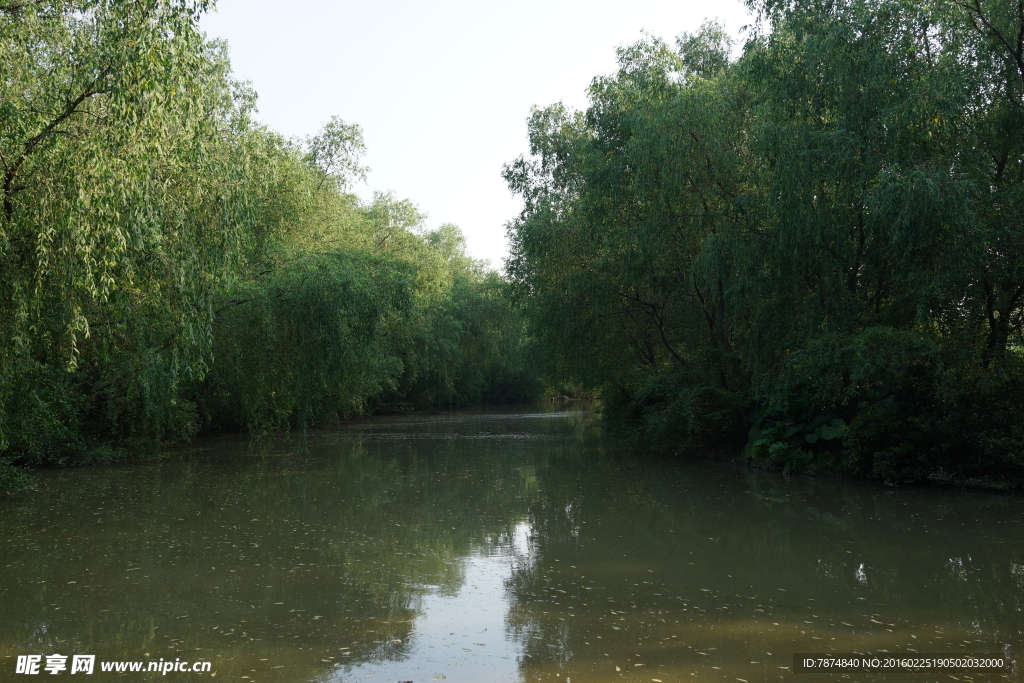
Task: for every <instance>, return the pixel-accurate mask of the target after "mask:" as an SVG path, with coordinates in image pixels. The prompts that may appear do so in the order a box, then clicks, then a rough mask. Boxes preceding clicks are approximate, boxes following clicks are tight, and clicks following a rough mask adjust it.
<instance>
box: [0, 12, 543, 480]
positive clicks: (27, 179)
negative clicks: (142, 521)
mask: <svg viewBox="0 0 1024 683" xmlns="http://www.w3.org/2000/svg"><path fill="white" fill-rule="evenodd" d="M207 5H208V3H207V2H205V1H204V0H196V1H195V2H192V1H189V0H144V1H142V2H131V3H124V2H113V1H108V0H69V1H64V0H41V1H39V2H26V3H20V2H19V3H6V4H2V3H0V49H2V51H3V54H4V59H3V60H0V166H2V174H3V175H2V178H0V181H2V186H0V471H2V475H0V476H2V477H3V481H2V482H0V486H5V485H6V483H11V482H17V481H21V475H20V474H18V472H19V471H18V470H17V467H19V466H21V465H26V464H32V465H45V464H49V465H70V464H80V463H85V462H100V461H105V460H110V459H112V458H118V457H126V456H128V455H139V454H143V453H152V452H156V451H157V449H158V448H159V447H160V445H161V444H163V443H166V442H169V441H175V440H180V439H187V438H189V437H191V436H192V435H194V434H195V433H196V431H197V430H198V429H200V428H201V427H203V426H204V425H211V424H215V425H218V426H222V427H226V426H228V427H236V428H244V429H247V430H249V431H250V433H251V434H252V435H253V436H254V437H260V436H262V435H264V434H266V433H269V432H272V431H278V430H283V429H289V428H293V427H298V428H305V427H306V426H307V425H310V424H313V423H315V422H317V421H320V420H324V419H332V418H337V417H341V416H344V415H348V414H351V413H354V412H361V411H365V410H369V409H383V408H395V407H401V408H408V407H421V406H429V405H438V404H447V405H452V404H463V403H467V402H473V401H480V400H496V399H499V398H517V397H522V396H526V395H529V394H531V393H532V392H534V391H536V386H535V382H534V380H533V379H532V373H531V370H530V369H529V368H528V367H527V365H526V363H525V360H524V358H525V356H524V350H523V349H524V348H525V346H524V344H525V342H526V338H525V330H524V324H523V320H522V318H521V316H520V315H519V314H518V313H517V312H516V311H515V310H514V309H513V308H512V307H511V305H510V304H509V303H508V301H507V299H506V298H505V296H504V290H505V286H504V283H503V282H502V281H501V280H500V278H497V276H496V275H494V274H488V273H486V272H484V269H483V268H482V267H481V266H480V265H479V264H476V263H474V262H473V261H472V259H470V258H469V257H468V256H467V255H466V253H465V242H464V239H463V238H462V235H461V233H460V232H459V230H458V228H456V227H455V226H443V227H442V228H440V229H438V230H436V231H434V232H427V231H426V230H425V229H424V227H423V216H422V215H421V214H420V213H419V212H418V211H417V210H416V208H415V206H414V205H413V204H412V203H411V202H409V201H399V200H396V199H395V198H394V197H392V196H390V195H378V196H376V197H375V199H374V201H372V202H371V203H369V204H367V205H363V204H361V203H360V202H359V201H358V200H357V199H356V198H355V197H353V196H352V195H348V194H345V192H346V190H347V189H348V187H349V185H350V184H351V182H353V181H354V180H357V179H360V178H363V177H365V172H366V168H365V167H363V166H362V165H361V164H360V158H361V156H362V154H363V152H364V145H363V138H362V131H361V130H360V128H359V127H358V126H356V125H353V124H348V123H345V122H344V121H342V120H341V119H339V118H337V117H334V118H332V119H331V120H330V121H329V122H328V123H327V124H325V126H324V127H323V129H322V130H321V131H320V132H319V133H318V134H317V135H314V136H311V137H309V138H308V139H306V140H305V141H304V142H299V141H286V140H284V139H282V138H281V137H280V136H279V135H276V134H274V133H273V132H271V131H268V130H266V129H264V128H261V127H260V126H258V125H256V124H254V123H253V121H252V120H251V113H252V111H253V108H254V106H255V98H256V96H255V94H254V93H253V92H252V91H251V90H250V89H249V88H248V87H247V86H246V85H245V84H241V83H238V82H236V81H234V80H233V79H232V77H231V71H230V66H229V63H228V59H227V56H226V49H225V47H224V45H222V44H219V43H216V42H208V41H207V40H206V39H205V37H204V36H203V35H202V34H201V32H199V30H198V28H197V21H198V18H199V15H200V13H201V12H203V11H205V10H206V8H207ZM5 482H6V483H5Z"/></svg>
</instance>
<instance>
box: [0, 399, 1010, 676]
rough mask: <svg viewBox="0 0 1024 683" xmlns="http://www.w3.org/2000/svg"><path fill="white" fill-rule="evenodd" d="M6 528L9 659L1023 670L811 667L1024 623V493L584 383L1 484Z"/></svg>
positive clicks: (537, 669) (617, 669)
mask: <svg viewBox="0 0 1024 683" xmlns="http://www.w3.org/2000/svg"><path fill="white" fill-rule="evenodd" d="M0 543H2V545H0V548H2V554H0V680H33V679H32V678H30V677H28V676H20V675H16V674H15V673H14V671H15V661H16V659H17V657H18V655H25V654H41V655H44V656H45V655H48V654H53V653H61V654H65V655H66V654H77V653H88V654H95V655H96V656H97V660H98V661H103V660H140V661H147V662H148V661H154V660H159V659H161V658H162V659H164V660H165V661H173V660H175V659H180V660H183V661H195V660H206V661H211V662H212V669H213V673H215V674H216V678H217V680H221V679H230V680H243V679H244V680H247V681H249V682H250V683H251V682H253V681H310V680H312V681H323V682H327V681H356V680H368V679H370V678H371V677H374V678H372V680H379V681H389V682H394V681H430V680H435V679H437V680H439V679H447V681H451V682H452V683H455V682H457V681H524V682H525V681H535V680H537V681H558V682H560V683H561V682H564V681H566V680H567V679H569V680H571V681H572V682H573V683H584V682H588V681H621V680H628V681H637V682H643V681H662V682H663V683H669V682H677V681H747V682H749V683H753V682H754V681H764V680H775V679H778V678H786V677H789V676H793V675H795V676H796V678H797V679H798V680H802V681H806V682H807V683H811V682H812V681H818V680H822V681H824V680H893V681H896V680H900V681H924V680H929V681H931V680H942V681H946V680H972V679H973V680H996V679H1001V680H1006V679H1007V678H1009V679H1011V680H1017V678H1016V677H1017V676H1018V674H1016V673H1012V672H1011V673H1010V674H1009V676H1007V675H1005V674H1000V675H999V676H996V675H993V674H987V675H986V674H975V675H967V676H964V675H962V674H957V675H956V677H955V678H954V677H953V676H951V675H949V674H941V675H939V674H934V673H933V674H907V673H902V674H895V675H889V676H888V677H886V676H885V675H868V674H861V673H850V674H839V673H832V674H793V673H791V671H790V669H788V668H787V667H791V666H792V653H794V652H828V651H830V650H831V651H840V652H849V651H854V650H860V651H875V652H881V651H885V650H888V651H890V652H912V651H917V652H977V653H981V652H1004V651H1008V652H1019V651H1021V650H1022V649H1024V612H1022V609H1024V497H1022V496H1014V495H1005V494H992V493H982V492H963V491H955V490H935V489H914V488H899V489H888V488H884V487H876V486H870V485H860V484H850V483H844V482H840V481H834V480H829V481H817V480H809V479H803V478H792V479H786V478H783V477H780V476H777V475H771V474H764V473H754V472H749V471H746V470H743V469H738V468H732V467H729V466H725V465H720V464H714V463H708V462H703V461H668V460H663V459H659V458H657V457H652V456H650V455H646V454H638V453H635V452H633V453H631V452H630V451H629V450H628V449H626V448H624V447H622V446H621V445H620V444H618V443H617V442H616V441H615V440H613V439H610V438H609V437H607V436H606V435H604V434H603V433H602V431H601V429H600V427H599V426H598V424H597V421H596V418H595V417H594V415H593V414H591V413H589V412H587V406H586V405H584V404H567V405H554V404H544V405H540V406H530V407H528V408H522V409H518V410H513V411H511V412H501V413H474V412H462V413H454V414H445V415H416V416H407V417H399V418H379V419H373V420H368V421H364V422H361V423H359V424H353V425H348V426H346V427H344V428H339V429H332V430H326V431H321V432H318V433H316V434H314V435H312V436H311V439H310V443H309V450H308V452H305V453H300V452H299V451H298V449H297V448H296V447H295V444H294V443H292V444H283V445H281V446H280V447H276V448H273V449H271V451H270V452H269V453H267V454H265V455H256V454H252V453H250V452H249V451H248V449H247V446H246V442H245V439H244V438H236V437H216V438H210V439H205V440H203V441H202V442H201V443H200V444H198V445H197V446H196V447H195V448H192V449H189V450H188V451H185V452H184V453H182V454H180V455H177V456H175V457H173V458H171V459H170V460H167V461H163V462H159V463H152V464H134V465H126V466H121V467H115V468H94V469H79V470H68V471H56V472H48V473H44V476H43V477H42V483H41V486H40V487H39V489H38V490H36V491H33V492H23V493H19V494H17V495H15V496H12V497H7V498H3V499H0ZM44 664H45V660H44ZM41 675H42V676H45V677H46V680H51V677H50V675H49V674H46V673H45V672H44V673H42V674H41ZM61 675H65V676H66V675H69V672H68V671H64V672H62V674H61ZM209 675H210V674H198V673H180V672H171V673H169V674H167V676H166V677H161V676H159V674H133V675H121V676H118V675H116V674H112V673H108V674H104V673H102V672H100V671H99V667H98V665H97V672H96V674H94V677H95V679H96V680H107V679H110V680H112V679H114V678H119V679H132V680H141V679H147V680H148V679H154V678H166V679H167V680H185V679H188V680H193V679H197V678H204V679H205V678H206V677H208V676H209ZM72 680H76V679H72ZM86 680H93V679H92V678H89V679H86Z"/></svg>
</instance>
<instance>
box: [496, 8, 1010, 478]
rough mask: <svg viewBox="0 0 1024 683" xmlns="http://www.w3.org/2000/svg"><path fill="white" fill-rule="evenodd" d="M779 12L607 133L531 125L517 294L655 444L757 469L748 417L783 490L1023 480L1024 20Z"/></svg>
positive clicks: (651, 83)
mask: <svg viewBox="0 0 1024 683" xmlns="http://www.w3.org/2000/svg"><path fill="white" fill-rule="evenodd" d="M757 9H759V10H760V11H761V12H762V13H763V17H764V18H765V19H766V20H768V21H769V23H770V26H771V30H770V31H769V32H767V33H764V34H758V35H755V36H754V37H753V38H752V39H751V40H750V41H749V42H748V43H747V45H746V47H745V49H744V52H743V55H742V56H741V57H740V58H739V59H737V60H735V61H731V60H730V49H729V44H728V41H727V39H726V37H725V35H724V33H723V32H722V30H721V29H720V27H717V26H715V25H713V24H709V25H705V27H704V28H703V29H702V30H701V31H700V32H698V33H697V34H695V35H684V36H683V37H682V38H680V39H679V41H677V45H676V49H675V50H672V49H670V48H669V47H668V46H667V45H665V44H664V43H662V42H660V41H658V40H647V41H645V42H643V43H640V44H638V45H636V46H634V47H632V48H629V49H624V50H620V53H619V57H620V71H619V73H618V74H617V75H616V76H614V77H612V78H602V79H596V80H595V81H594V84H593V86H592V87H591V106H590V108H589V109H588V110H587V112H586V113H585V114H574V113H571V112H567V111H565V110H564V108H562V107H561V106H558V105H556V106H554V107H549V108H547V109H544V110H537V111H535V113H534V115H533V116H532V118H531V120H530V136H531V147H532V152H533V157H532V158H531V159H525V158H521V159H519V160H517V161H516V162H514V163H512V164H510V165H509V166H507V167H506V178H507V179H508V181H509V183H510V186H511V187H512V189H513V190H514V191H516V192H518V193H519V194H520V195H521V196H523V198H524V200H525V207H526V208H525V210H524V212H523V214H522V216H521V217H520V219H519V220H518V221H516V222H515V223H514V224H513V225H512V227H511V236H512V240H513V254H514V255H513V258H512V261H511V263H510V266H511V267H510V273H511V274H512V276H513V278H514V280H515V282H516V283H517V287H518V291H519V292H520V296H521V297H522V298H523V300H524V301H526V302H527V309H528V310H529V311H530V314H531V317H532V318H533V320H534V324H535V326H536V328H537V330H538V333H539V334H541V335H544V338H545V339H546V340H547V341H548V342H549V345H550V348H551V349H552V350H553V352H554V353H553V356H554V358H553V359H552V365H553V368H554V370H560V371H562V372H565V373H568V374H570V375H571V376H573V377H575V378H577V379H579V380H581V381H585V382H588V383H590V384H591V385H601V386H603V387H604V392H605V396H606V398H607V399H609V401H610V404H609V407H608V412H609V414H611V415H614V416H617V417H618V418H620V419H622V420H623V421H624V422H626V423H629V424H631V425H633V428H635V429H639V430H640V432H641V433H643V434H645V435H646V438H654V439H665V440H669V441H672V442H674V443H677V444H681V445H683V446H689V447H698V446H702V447H709V446H710V447H719V448H720V447H722V446H723V445H725V446H729V445H730V444H733V445H735V444H737V442H739V443H742V442H743V441H744V440H745V438H746V437H747V436H748V434H747V432H748V428H750V426H751V423H750V422H748V420H747V419H746V417H747V415H745V413H747V411H748V410H751V411H753V412H752V415H751V419H752V421H753V428H752V429H750V430H749V443H748V449H747V452H748V454H749V455H750V456H751V457H754V458H758V459H760V458H767V459H771V460H774V461H776V462H780V463H782V464H784V465H785V466H787V467H818V468H820V467H833V468H835V467H838V468H840V469H843V470H845V471H862V472H867V473H874V474H875V475H876V476H881V477H890V478H906V477H920V476H938V477H943V476H960V477H976V476H980V475H982V474H985V473H989V474H998V473H1002V474H1006V476H1011V475H1010V474H1008V473H1012V476H1013V477H1019V476H1020V475H1021V473H1022V469H1021V467H1022V466H1024V461H1022V460H1021V446H1022V444H1024V441H1022V440H1021V439H1022V437H1024V434H1020V433H1019V429H1018V428H1017V427H1016V426H1014V425H1017V424H1020V422H1021V421H1020V419H1015V417H1016V418H1019V416H1020V404H1019V402H1016V401H1014V400H1012V399H1011V398H1010V396H1012V395H1013V393H1014V387H1017V386H1019V377H1020V375H1019V365H1020V355H1019V343H1020V332H1021V316H1022V303H1024V301H1022V298H1021V297H1022V294H1024V289H1021V286H1022V284H1024V279H1022V277H1021V276H1022V273H1021V271H1020V267H1021V257H1022V256H1024V254H1022V252H1021V247H1022V243H1021V238H1022V226H1021V224H1020V218H1019V216H1021V215H1024V212H1022V210H1021V209H1022V208H1024V206H1022V204H1021V200H1022V198H1024V197H1022V194H1021V187H1022V183H1024V176H1022V175H1021V172H1022V170H1024V169H1022V166H1021V162H1022V157H1024V149H1022V146H1021V145H1022V139H1021V136H1020V135H1019V133H1018V132H1017V131H1019V130H1020V129H1021V123H1022V122H1024V121H1022V119H1021V118H1020V117H1021V113H1022V109H1021V102H1020V86H1021V80H1020V75H1021V74H1020V72H1019V71H1018V69H1017V66H1018V65H1017V62H1018V59H1017V57H1016V56H1015V55H1017V52H1018V51H1019V49H1018V47H1015V44H1014V43H1013V42H1012V41H1011V40H1009V39H1006V40H1001V39H1000V38H999V36H1003V38H1005V37H1006V36H1017V35H1024V34H1021V33H1020V32H1019V31H1018V29H1019V28H1020V27H1021V26H1022V25H1024V24H1022V22H1024V18H1021V17H1017V15H1016V9H1015V5H1014V6H1011V4H1009V3H1003V4H998V3H990V4H984V3H982V4H976V5H957V4H953V3H940V4H938V5H934V6H928V7H921V6H919V5H917V4H914V3H900V2H888V1H887V2H863V1H851V2H818V3H815V2H795V3H779V4H771V3H769V4H763V5H759V6H757ZM623 359H628V362H623ZM979 401H980V402H981V403H983V404H984V403H988V404H989V405H988V406H987V407H986V408H985V409H980V408H979V407H977V406H978V403H979ZM971 405H975V406H976V407H974V408H973V409H971V408H970V406H971ZM986 411H987V412H986ZM996 416H998V417H996ZM899 421H903V422H910V423H914V424H919V425H920V429H919V430H918V432H917V433H916V434H915V440H914V442H913V444H912V445H904V446H900V445H899V444H894V443H892V441H891V439H888V440H887V439H886V438H885V437H884V433H885V431H886V430H887V429H891V425H892V424H894V423H895V422H899ZM1015 430H1017V431H1015Z"/></svg>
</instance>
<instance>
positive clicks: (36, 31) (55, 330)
mask: <svg viewBox="0 0 1024 683" xmlns="http://www.w3.org/2000/svg"><path fill="white" fill-rule="evenodd" d="M205 7H206V3H205V2H190V1H178V0H144V1H142V2H130V3H126V2H112V1H110V2H107V1H94V0H77V1H63V0H44V1H41V2H5V3H2V4H0V42H2V51H3V54H4V59H3V60H2V61H0V110H2V112H3V113H2V116H0V164H2V178H3V182H2V187H0V193H2V197H0V200H2V206H0V273H2V275H0V448H3V447H7V446H10V447H11V448H12V452H20V453H22V454H23V455H24V454H29V456H30V458H31V459H44V458H56V457H59V454H61V453H67V452H69V450H70V451H74V450H75V448H77V447H76V446H75V443H77V441H76V439H78V438H79V437H80V435H81V433H82V428H83V425H84V421H85V420H86V416H91V417H90V418H89V422H90V423H91V424H94V425H95V424H100V423H102V425H103V426H102V428H101V431H104V432H106V433H109V434H120V435H121V436H133V435H134V436H140V437H145V438H153V437H155V436H157V435H159V434H161V433H162V432H164V431H167V430H171V431H175V430H177V431H181V430H185V431H186V432H187V431H188V429H189V424H188V423H189V420H190V418H189V415H188V411H187V410H183V409H182V408H183V406H182V405H180V404H178V403H177V402H176V400H175V394H176V387H177V386H178V385H179V383H180V382H181V381H182V380H183V379H189V378H198V377H200V376H201V375H202V374H203V372H204V371H205V369H206V362H207V357H208V355H207V352H208V349H209V345H210V320H211V315H210V314H211V308H210V306H211V300H212V296H213V293H214V292H215V291H216V289H217V287H218V283H219V282H221V281H222V280H223V278H224V277H225V276H226V275H227V274H228V273H229V272H230V269H231V267H232V264H233V263H234V260H235V258H236V256H237V254H238V253H239V245H240V244H241V243H242V242H243V241H244V239H245V234H246V230H245V228H246V227H247V226H249V225H250V224H251V223H252V221H251V215H252V212H253V209H254V208H255V207H254V200H255V199H256V196H255V195H256V194H257V193H254V192H252V191H251V190H252V189H253V187H252V182H250V181H252V180H253V178H252V177H251V176H250V175H248V174H247V173H248V171H251V170H252V169H251V168H247V167H246V166H245V165H244V164H243V165H240V164H239V163H238V154H237V150H236V149H233V147H234V146H235V145H234V142H235V141H237V140H239V139H242V138H244V137H245V136H246V135H247V130H248V128H249V124H248V120H247V113H246V112H247V108H248V106H249V105H250V104H251V96H250V95H249V94H248V93H247V92H245V90H244V89H243V88H240V87H238V86H237V85H235V84H234V83H233V82H232V81H231V80H230V78H229V71H228V65H227V60H226V58H225V56H224V54H223V49H222V48H219V47H218V46H216V45H211V44H208V43H206V41H205V40H204V38H203V36H202V34H201V33H200V32H199V31H198V30H197V26H196V19H197V15H198V13H199V12H201V11H203V10H204V9H205ZM79 445H80V444H79Z"/></svg>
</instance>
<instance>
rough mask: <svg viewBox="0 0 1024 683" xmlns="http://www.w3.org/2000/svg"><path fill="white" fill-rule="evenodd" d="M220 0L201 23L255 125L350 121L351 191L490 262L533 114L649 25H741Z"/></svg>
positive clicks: (572, 3) (637, 16)
mask: <svg viewBox="0 0 1024 683" xmlns="http://www.w3.org/2000/svg"><path fill="white" fill-rule="evenodd" d="M217 5H218V7H217V9H216V10H215V11H214V12H212V13H211V14H209V15H207V16H206V17H204V18H203V19H202V21H201V25H202V27H203V29H204V30H205V31H206V33H207V34H208V35H209V36H210V37H217V38H224V39H226V40H227V41H228V44H229V46H230V51H231V60H232V63H233V65H234V70H235V74H236V76H237V77H239V78H242V79H245V80H249V81H252V84H253V86H254V87H255V89H256V92H257V93H259V110H260V111H259V118H260V119H261V120H262V121H263V122H264V123H266V124H268V125H269V126H270V127H271V128H273V129H275V130H277V131H279V132H281V133H283V134H285V135H287V136H299V137H303V136H306V135H309V134H313V133H315V132H316V131H317V130H318V129H319V128H320V126H321V125H323V123H324V122H326V121H327V120H328V119H329V118H330V117H331V116H332V115H338V116H340V117H341V118H343V119H344V120H346V121H348V122H350V123H358V124H359V125H360V126H362V128H363V134H364V138H365V141H366V146H367V149H368V153H367V156H366V159H365V163H366V164H367V165H369V166H370V168H371V172H370V174H369V178H368V182H367V183H364V184H360V185H357V186H356V188H355V190H356V192H357V193H358V194H359V195H360V196H362V197H364V198H369V197H370V196H372V194H373V192H374V191H376V190H381V191H393V192H394V193H395V194H396V195H397V196H398V197H399V198H402V199H405V198H407V199H411V200H412V201H413V202H414V203H416V205H418V206H419V207H420V209H421V210H422V211H424V212H425V213H427V214H428V225H429V226H430V227H432V228H433V227H436V226H438V225H440V224H441V223H455V224H456V225H458V226H459V227H460V228H462V230H463V232H464V233H465V234H466V237H467V240H468V243H469V248H470V251H471V252H472V254H473V255H474V256H475V257H476V258H484V259H488V260H490V261H491V264H492V265H493V266H494V267H497V268H500V267H501V265H502V259H503V258H504V257H505V255H506V239H505V223H506V222H507V221H508V220H510V219H511V218H512V217H514V216H515V215H516V213H517V212H518V210H519V206H518V203H517V202H516V201H515V200H514V199H513V198H512V197H511V196H510V195H509V193H508V189H507V187H506V186H505V183H504V181H503V180H502V179H501V165H502V164H503V163H505V162H508V161H511V160H512V159H514V158H515V157H516V156H518V155H520V154H523V153H525V152H527V140H526V124H525V121H526V117H527V116H528V114H529V111H530V107H531V106H533V105H542V106H543V105H547V104H550V103H552V102H557V101H562V102H565V103H566V104H567V105H569V106H571V107H574V108H580V109H582V108H584V107H585V106H586V88H587V86H588V85H589V84H590V81H591V79H592V78H593V77H594V76H596V75H599V74H609V73H612V72H614V71H615V47H616V46H618V45H626V44H629V43H634V42H636V41H637V40H639V39H640V38H641V37H642V35H641V31H643V30H645V29H646V30H647V31H648V32H650V33H652V34H653V35H657V36H660V37H662V38H665V39H672V38H675V36H676V35H678V34H679V33H681V32H684V31H695V30H696V29H697V28H698V27H699V26H700V24H701V22H702V21H703V20H704V19H705V18H718V19H720V20H722V21H723V22H725V25H726V28H727V29H728V31H729V32H730V33H732V34H734V35H736V34H738V32H739V29H740V28H741V27H742V26H743V25H745V24H747V23H748V22H749V21H750V19H749V16H748V14H747V12H746V10H745V8H744V6H743V5H742V4H741V3H740V2H737V1H736V0H725V1H724V2H721V3H698V2H686V1H677V2H659V1H657V0H631V1H625V2H624V1H622V0H619V1H617V2H611V1H610V0H543V1H541V0H517V1H516V2H486V1H484V2H481V1H480V0H474V1H472V2H471V1H469V0H433V1H432V2H424V1H422V0H420V1H418V2H409V1H402V0H383V1H378V2H336V1H335V2H327V1H326V0H291V2H287V3H282V2H280V1H277V2H266V1H264V0H219V1H218V3H217Z"/></svg>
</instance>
